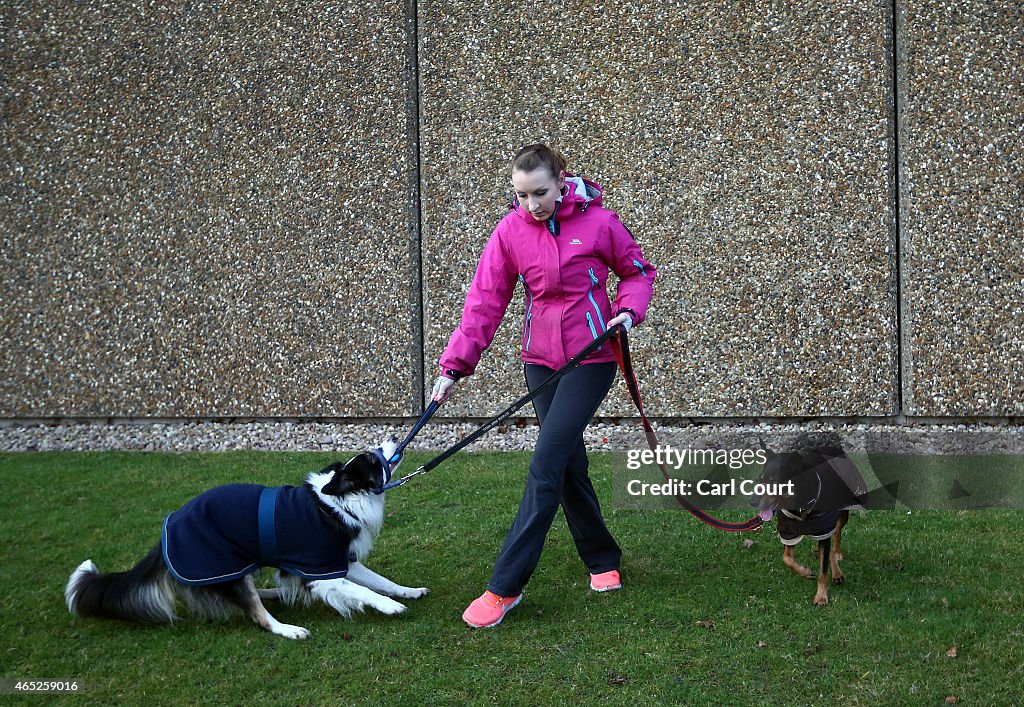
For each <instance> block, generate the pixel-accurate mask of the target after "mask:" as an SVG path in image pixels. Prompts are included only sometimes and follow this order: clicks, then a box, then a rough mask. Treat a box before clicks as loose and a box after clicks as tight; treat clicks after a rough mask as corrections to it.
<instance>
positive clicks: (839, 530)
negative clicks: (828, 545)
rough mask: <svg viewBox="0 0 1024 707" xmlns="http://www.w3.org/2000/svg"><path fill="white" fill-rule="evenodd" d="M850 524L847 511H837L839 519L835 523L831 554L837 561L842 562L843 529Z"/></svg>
mask: <svg viewBox="0 0 1024 707" xmlns="http://www.w3.org/2000/svg"><path fill="white" fill-rule="evenodd" d="M848 522H850V512H849V511H839V519H838V520H837V521H836V534H835V539H836V542H835V549H833V550H832V554H833V555H835V558H836V560H837V561H839V562H842V560H843V545H842V542H843V528H845V527H846V524H847V523H848Z"/></svg>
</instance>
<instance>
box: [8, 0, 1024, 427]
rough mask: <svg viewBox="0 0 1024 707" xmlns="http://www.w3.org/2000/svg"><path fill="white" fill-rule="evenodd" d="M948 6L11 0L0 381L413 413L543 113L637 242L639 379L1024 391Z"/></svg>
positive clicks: (1007, 158) (996, 194) (973, 395)
mask: <svg viewBox="0 0 1024 707" xmlns="http://www.w3.org/2000/svg"><path fill="white" fill-rule="evenodd" d="M957 8H959V9H956V10H952V9H950V8H949V7H947V5H946V4H943V3H939V2H930V3H926V2H921V3H911V2H897V3H896V4H895V6H893V5H891V4H890V3H864V2H861V1H859V0H836V1H833V2H823V1H813V2H807V3H799V4H794V3H783V2H769V3H752V2H750V3H710V2H667V3H659V4H658V5H657V7H656V9H648V8H645V7H630V6H622V5H616V4H612V3H608V4H603V3H597V4H594V3H569V4H565V3H563V4H561V5H557V6H556V5H551V6H547V7H543V8H537V9H535V10H533V11H530V12H525V11H524V10H523V8H522V7H521V6H519V5H515V4H510V3H498V4H494V3H483V4H480V3H475V4H473V3H470V4H466V3H454V2H425V1H424V2H420V3H418V5H417V4H416V3H389V2H383V3H374V4H372V5H370V4H360V3H348V4H341V5H338V4H328V3H319V2H301V3H300V2H277V3H272V4H271V3H258V4H256V5H255V6H250V5H244V6H243V5H242V4H233V3H222V4H220V5H219V6H216V5H215V6H212V7H211V6H210V5H206V4H194V5H193V4H187V3H186V4H181V3H170V2H156V3H149V2H147V3H142V2H138V1H136V0H130V1H128V2H124V3H118V4H113V3H98V2H85V3H70V2H69V3H60V2H55V1H50V2H17V1H13V2H8V3H7V9H5V14H6V19H5V21H4V23H3V25H2V28H0V31H2V32H3V41H2V44H0V62H2V66H3V71H2V76H3V83H2V84H0V97H2V101H3V102H2V113H0V121H2V122H0V124H2V127H3V132H2V136H0V161H2V165H3V171H2V173H0V178H2V186H0V239H2V252H0V316H2V322H3V324H2V326H3V341H2V344H0V371H2V373H0V416H3V417H8V418H24V417H64V416H89V417H234V416H240V417H338V416H356V417H376V416H404V415H413V414H416V413H417V412H418V410H419V409H420V405H421V394H422V389H421V386H423V385H425V386H427V387H429V384H430V378H431V376H432V373H433V370H434V363H433V362H434V361H435V360H436V358H437V356H438V354H439V353H440V351H441V349H442V348H443V346H444V344H445V342H446V340H447V336H448V334H449V333H450V331H451V329H452V328H453V327H454V326H455V324H456V323H457V321H458V316H459V314H460V310H461V304H462V298H463V297H464V295H465V291H466V289H467V288H468V285H469V282H470V279H471V278H472V274H473V271H474V268H475V265H476V259H477V257H478V255H479V252H480V250H481V248H482V247H483V244H484V242H485V241H486V238H487V236H488V235H489V233H490V231H491V229H492V228H493V226H494V224H495V223H496V222H497V220H498V219H500V218H501V216H502V215H503V214H504V213H505V211H506V207H507V202H508V198H509V191H510V189H509V182H508V175H507V173H506V169H507V162H508V159H509V158H510V156H511V154H512V153H513V152H514V151H515V149H517V148H518V147H519V146H520V145H522V144H524V143H527V142H533V141H537V140H545V141H550V142H552V143H554V144H556V145H557V146H558V147H559V148H560V149H562V150H563V152H565V153H566V154H567V156H568V157H569V159H570V163H571V166H572V168H573V169H574V170H575V171H577V172H578V173H583V174H585V175H587V176H589V177H592V178H594V179H596V180H597V181H599V182H601V183H602V184H603V185H604V186H605V188H606V194H607V196H606V205H607V206H609V207H610V208H613V209H615V210H616V211H618V212H619V213H620V214H621V216H622V218H623V220H624V221H625V222H626V223H627V225H628V226H629V227H630V229H631V230H632V231H633V232H634V233H635V234H636V236H637V238H638V240H639V241H640V243H641V245H642V247H643V248H644V250H645V252H646V253H647V255H648V257H649V258H650V259H651V260H653V261H654V262H656V263H657V265H658V266H659V269H660V277H659V280H658V283H657V287H656V294H655V297H656V299H655V301H654V304H653V306H652V309H651V313H650V317H649V320H648V322H647V323H646V324H645V325H644V326H643V327H642V328H641V329H638V330H637V331H636V333H635V335H634V336H633V337H632V339H631V340H632V342H633V348H634V349H635V351H636V359H637V365H638V368H639V373H640V376H641V380H642V384H643V388H644V392H645V397H646V399H647V401H648V408H649V410H650V412H652V413H653V414H657V415H663V416H687V417H701V416H715V417H718V416H742V417H747V416H773V417H774V416H889V415H895V414H908V415H920V416H974V415H993V416H1014V415H1021V414H1024V412H1022V411H1024V403H1022V393H1024V373H1022V371H1024V365H1022V361H1021V358H1022V357H1024V354H1022V353H1021V351H1022V350H1024V347H1022V345H1021V343H1022V342H1021V339H1022V338H1024V334H1022V322H1024V312H1022V311H1021V310H1022V302H1024V292H1022V289H1024V285H1022V281H1024V264H1022V261H1024V256H1022V250H1024V249H1022V248H1021V245H1022V244H1021V238H1022V236H1021V233H1022V223H1021V220H1022V217H1021V203H1022V182H1024V178H1022V163H1021V157H1020V150H1019V149H1016V148H1017V147H1019V145H1020V143H1021V138H1022V137H1024V135H1022V130H1024V128H1022V118H1021V116H1022V115H1024V111H1022V107H1024V106H1022V105H1021V101H1022V98H1021V97H1022V95H1024V94H1022V91H1021V88H1022V86H1021V83H1022V73H1021V69H1020V68H1019V67H1020V66H1021V64H1022V62H1021V58H1022V57H1021V39H1022V35H1024V29H1022V28H1024V22H1022V19H1024V18H1022V17H1021V9H1020V5H1019V3H1016V2H1011V1H1010V0H1000V1H998V2H982V1H981V0H976V1H975V2H973V3H966V4H965V3H958V4H957ZM521 310H522V304H521V301H520V298H519V297H516V298H515V299H514V300H513V304H512V306H511V307H510V309H509V314H508V316H507V318H506V322H505V324H503V326H502V327H501V329H500V330H499V332H498V336H497V338H496V340H495V343H494V345H493V346H492V348H491V349H490V350H489V351H488V352H487V353H486V354H485V358H484V361H483V362H482V364H481V367H480V368H479V369H478V374H477V375H476V376H474V377H472V378H470V379H469V380H467V381H465V382H464V383H460V386H459V390H458V392H457V393H456V396H455V397H454V398H453V400H452V401H451V402H450V403H449V404H448V405H447V407H446V412H447V413H448V414H450V415H472V416H477V415H479V416H484V415H489V414H491V413H493V412H495V411H496V409H497V408H499V407H502V406H503V404H504V402H505V401H511V400H512V399H513V398H514V397H516V396H518V395H519V394H520V393H521V382H520V380H521V372H520V366H519V363H518V358H517V343H518V326H519V320H520V318H521V314H522V311H521ZM629 412H630V408H629V406H628V404H627V399H626V397H625V393H624V391H623V390H616V391H615V392H614V393H613V394H612V396H610V398H609V400H608V402H607V403H606V404H605V406H604V408H603V409H602V411H601V414H603V415H624V414H629Z"/></svg>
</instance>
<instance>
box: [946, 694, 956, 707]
mask: <svg viewBox="0 0 1024 707" xmlns="http://www.w3.org/2000/svg"><path fill="white" fill-rule="evenodd" d="M946 704H947V705H955V704H956V695H950V696H949V697H947V698H946Z"/></svg>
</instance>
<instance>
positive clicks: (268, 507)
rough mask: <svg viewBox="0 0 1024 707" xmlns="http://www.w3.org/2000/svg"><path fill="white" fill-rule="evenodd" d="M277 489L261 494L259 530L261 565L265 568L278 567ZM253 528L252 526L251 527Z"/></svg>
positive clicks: (268, 489) (266, 489)
mask: <svg viewBox="0 0 1024 707" xmlns="http://www.w3.org/2000/svg"><path fill="white" fill-rule="evenodd" d="M277 491H278V489H277V488H265V489H263V491H262V492H261V493H260V507H259V515H258V519H259V529H260V564H262V565H263V566H264V567H277V566H278V565H277V562H278V557H277V528H276V527H275V521H274V519H275V515H276V508H277ZM250 527H251V526H250Z"/></svg>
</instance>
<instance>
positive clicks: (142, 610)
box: [64, 545, 177, 624]
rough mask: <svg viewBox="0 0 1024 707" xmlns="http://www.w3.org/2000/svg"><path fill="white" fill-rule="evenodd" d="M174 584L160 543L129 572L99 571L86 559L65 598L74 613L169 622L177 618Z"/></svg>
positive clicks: (66, 591) (138, 621) (77, 571)
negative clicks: (104, 572)
mask: <svg viewBox="0 0 1024 707" xmlns="http://www.w3.org/2000/svg"><path fill="white" fill-rule="evenodd" d="M173 583H174V579H173V578H172V577H171V576H170V574H169V573H168V572H167V566H166V565H165V564H164V559H163V553H162V552H161V550H160V546H159V545H157V546H156V547H155V548H153V550H151V551H150V553H149V554H148V555H146V556H145V557H144V558H142V560H140V561H139V563H138V564H137V565H135V566H134V567H132V568H131V569H130V570H128V571H127V572H111V573H109V574H100V572H99V570H98V569H96V565H94V564H93V562H92V560H86V561H85V562H83V563H82V564H80V565H79V566H78V568H77V569H76V570H75V571H74V572H72V573H71V578H70V579H68V584H67V587H65V589H64V600H65V602H67V605H68V610H69V611H70V612H71V613H73V614H79V615H81V616H95V617H100V618H108V619H120V620H122V621H134V622H136V623H142V624H166V623H171V622H172V621H174V620H175V619H177V616H175V614H174V605H175V590H174V584H173Z"/></svg>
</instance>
